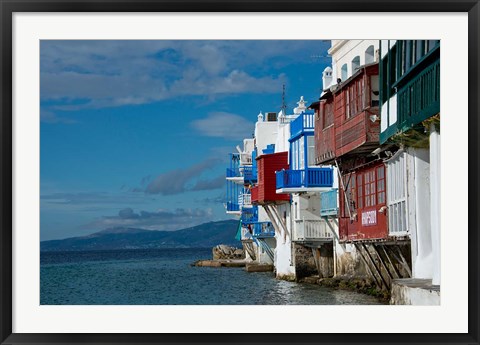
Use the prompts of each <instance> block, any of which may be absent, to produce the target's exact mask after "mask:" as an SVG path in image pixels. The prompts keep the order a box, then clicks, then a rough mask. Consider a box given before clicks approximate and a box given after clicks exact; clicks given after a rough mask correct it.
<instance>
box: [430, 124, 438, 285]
mask: <svg viewBox="0 0 480 345" xmlns="http://www.w3.org/2000/svg"><path fill="white" fill-rule="evenodd" d="M440 153H441V151H440V132H439V131H437V130H436V128H435V125H434V124H433V123H431V124H430V197H431V216H430V218H431V224H432V225H431V227H432V252H433V271H432V284H433V285H440V261H441V257H440V197H441V195H440Z"/></svg>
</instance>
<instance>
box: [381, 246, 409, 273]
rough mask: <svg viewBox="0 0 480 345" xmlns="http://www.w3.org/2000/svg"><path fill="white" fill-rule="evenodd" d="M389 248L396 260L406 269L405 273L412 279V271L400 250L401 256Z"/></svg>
mask: <svg viewBox="0 0 480 345" xmlns="http://www.w3.org/2000/svg"><path fill="white" fill-rule="evenodd" d="M387 248H388V251H389V252H390V253H391V254H392V255H393V256H394V257H395V259H396V260H397V261H398V262H399V263H400V264H401V265H402V267H403V268H404V269H405V271H407V273H408V275H409V277H411V276H412V271H411V270H410V267H408V263H407V261H406V260H405V258H404V257H403V255H401V252H400V248H397V249H398V251H399V253H400V256H398V255H397V254H395V252H394V251H393V249H392V248H390V247H387Z"/></svg>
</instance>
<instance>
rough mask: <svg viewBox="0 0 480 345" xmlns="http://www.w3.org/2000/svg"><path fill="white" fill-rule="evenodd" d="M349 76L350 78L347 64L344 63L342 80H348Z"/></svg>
mask: <svg viewBox="0 0 480 345" xmlns="http://www.w3.org/2000/svg"><path fill="white" fill-rule="evenodd" d="M347 78H348V70H347V64H343V66H342V81H345V80H347Z"/></svg>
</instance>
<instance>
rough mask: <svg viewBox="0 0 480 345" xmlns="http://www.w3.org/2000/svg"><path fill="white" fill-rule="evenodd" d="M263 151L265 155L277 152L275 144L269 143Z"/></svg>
mask: <svg viewBox="0 0 480 345" xmlns="http://www.w3.org/2000/svg"><path fill="white" fill-rule="evenodd" d="M262 153H263V154H264V155H269V154H272V153H275V144H269V145H267V147H266V148H264V149H263V150H262Z"/></svg>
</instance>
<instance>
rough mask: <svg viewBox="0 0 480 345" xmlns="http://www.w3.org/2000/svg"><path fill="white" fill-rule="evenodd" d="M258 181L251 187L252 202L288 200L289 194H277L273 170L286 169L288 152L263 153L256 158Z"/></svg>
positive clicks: (264, 202) (280, 201)
mask: <svg viewBox="0 0 480 345" xmlns="http://www.w3.org/2000/svg"><path fill="white" fill-rule="evenodd" d="M256 160H257V169H258V182H257V185H256V186H255V187H253V188H252V191H251V194H252V203H255V204H267V203H282V202H285V201H290V195H289V194H277V192H276V190H277V187H276V176H275V172H276V171H280V170H282V169H286V170H288V168H289V166H288V152H278V153H271V154H264V155H261V156H259V157H257V158H256Z"/></svg>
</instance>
